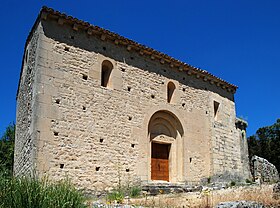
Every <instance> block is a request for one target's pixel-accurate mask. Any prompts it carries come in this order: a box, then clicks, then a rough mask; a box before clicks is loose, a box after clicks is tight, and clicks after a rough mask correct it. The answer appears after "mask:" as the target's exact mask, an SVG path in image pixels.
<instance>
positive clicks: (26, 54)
mask: <svg viewBox="0 0 280 208" xmlns="http://www.w3.org/2000/svg"><path fill="white" fill-rule="evenodd" d="M28 56H29V51H28V49H26V51H25V63H27V61H28Z"/></svg>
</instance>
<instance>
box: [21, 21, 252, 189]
mask: <svg viewBox="0 0 280 208" xmlns="http://www.w3.org/2000/svg"><path fill="white" fill-rule="evenodd" d="M38 32H39V36H40V38H39V39H40V44H39V46H38V47H39V49H38V52H37V54H38V64H37V71H36V75H34V76H35V77H37V81H36V86H37V88H36V89H37V90H36V92H35V93H34V100H35V104H34V109H36V116H35V117H34V119H35V121H36V123H35V125H34V129H33V133H36V135H37V137H36V138H37V142H36V150H37V151H36V152H37V154H36V159H35V163H34V168H35V169H36V170H37V171H38V173H39V174H40V175H43V174H47V175H49V176H50V177H51V178H54V179H60V178H63V177H65V176H66V175H67V176H69V177H70V178H71V179H72V181H73V182H74V183H75V184H77V186H79V187H80V188H83V189H87V190H89V191H98V190H105V189H108V188H112V187H115V186H117V185H119V184H122V185H127V184H131V183H140V182H150V181H151V175H150V174H151V162H150V161H151V142H152V140H153V139H154V137H152V136H151V134H152V133H154V132H151V131H150V129H149V128H148V127H149V126H150V120H151V118H152V117H153V115H156V114H157V113H160V114H162V117H161V118H162V119H165V121H167V120H168V119H171V118H172V119H173V120H174V121H176V122H177V124H173V125H174V126H173V127H174V129H175V130H176V131H175V132H176V133H175V134H172V135H171V134H170V135H169V136H170V137H168V136H166V135H159V136H162V138H161V137H160V138H159V137H156V138H155V139H157V140H158V141H161V139H162V141H169V142H170V143H171V144H172V145H171V151H170V152H171V153H170V163H171V167H172V170H171V171H170V181H171V182H174V183H178V182H184V183H199V182H200V181H201V180H205V179H207V178H209V177H211V176H213V175H219V176H223V175H225V174H227V173H228V172H230V173H231V175H233V176H234V177H235V176H238V177H241V176H242V177H243V178H244V177H245V178H247V176H244V173H243V172H242V171H243V170H242V157H241V148H240V139H239V133H240V131H239V130H238V129H237V128H236V127H235V105H234V101H233V100H234V98H233V94H232V92H228V91H226V90H224V89H222V88H221V87H219V86H216V85H214V84H211V83H210V82H207V81H205V80H203V79H199V77H197V76H194V75H189V74H187V73H184V72H181V71H179V70H175V69H173V68H171V67H170V66H169V65H166V64H162V63H160V62H157V61H154V60H153V59H151V58H149V57H144V56H141V55H140V54H139V53H137V52H134V51H128V50H127V49H126V48H125V47H121V46H116V45H115V44H114V43H111V42H109V41H106V40H101V39H100V38H98V37H95V36H89V35H88V34H86V33H84V32H83V31H79V30H78V31H76V30H73V29H72V28H71V27H69V26H68V25H64V24H63V25H59V24H58V23H57V21H53V20H47V21H46V20H42V22H41V23H40V24H39V25H38ZM104 60H107V61H110V62H111V63H112V65H113V70H112V73H111V76H110V80H109V83H108V86H107V87H103V86H101V66H102V63H103V61H104ZM23 78H24V76H23V77H22V79H23ZM169 82H172V83H173V84H174V85H175V91H174V94H173V96H172V99H171V101H170V102H167V86H168V83H169ZM20 87H21V86H20ZM25 90H26V89H24V88H22V91H25ZM21 99H22V98H19V100H21ZM214 101H215V102H218V103H219V104H220V105H219V109H218V111H217V112H216V111H215V109H214ZM19 103H20V104H19V108H24V109H25V108H26V106H24V105H22V104H21V101H19ZM19 115H20V114H18V116H19ZM26 116H28V115H26ZM172 119H171V120H172ZM18 123H19V125H20V121H19V122H18ZM178 126H182V131H180V130H178V129H180V128H178ZM156 129H157V128H156ZM158 129H160V128H158ZM19 131H22V132H23V131H24V130H23V129H19ZM236 144H237V145H236ZM19 154H20V153H19ZM227 180H228V179H227Z"/></svg>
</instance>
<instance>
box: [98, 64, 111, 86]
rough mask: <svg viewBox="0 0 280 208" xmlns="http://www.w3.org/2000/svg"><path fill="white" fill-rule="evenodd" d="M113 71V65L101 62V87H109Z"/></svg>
mask: <svg viewBox="0 0 280 208" xmlns="http://www.w3.org/2000/svg"><path fill="white" fill-rule="evenodd" d="M112 70H113V64H112V63H111V62H110V61H107V60H105V61H103V62H102V69H101V86H103V87H108V86H109V85H110V76H111V72H112Z"/></svg>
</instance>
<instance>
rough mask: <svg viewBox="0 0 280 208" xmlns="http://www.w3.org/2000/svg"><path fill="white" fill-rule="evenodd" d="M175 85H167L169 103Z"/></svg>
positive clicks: (170, 83) (171, 83)
mask: <svg viewBox="0 0 280 208" xmlns="http://www.w3.org/2000/svg"><path fill="white" fill-rule="evenodd" d="M175 88H176V87H175V85H174V83H173V82H169V83H168V85H167V102H168V103H170V102H171V100H172V96H173V94H174V91H175Z"/></svg>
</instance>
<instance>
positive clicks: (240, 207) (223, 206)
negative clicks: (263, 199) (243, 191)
mask: <svg viewBox="0 0 280 208" xmlns="http://www.w3.org/2000/svg"><path fill="white" fill-rule="evenodd" d="M215 208H264V206H263V205H262V204H261V203H258V202H252V201H235V202H221V203H219V204H218V205H217V206H215Z"/></svg>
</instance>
